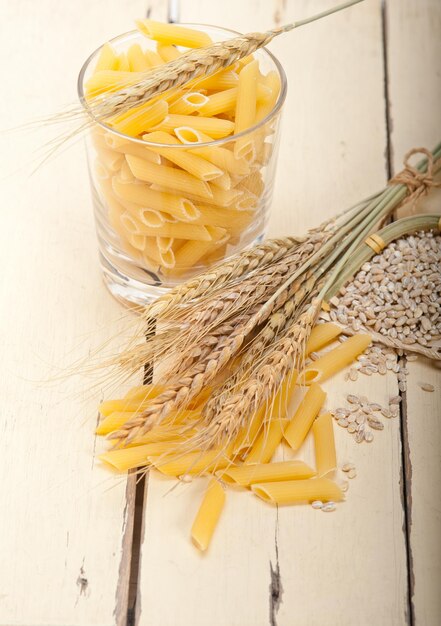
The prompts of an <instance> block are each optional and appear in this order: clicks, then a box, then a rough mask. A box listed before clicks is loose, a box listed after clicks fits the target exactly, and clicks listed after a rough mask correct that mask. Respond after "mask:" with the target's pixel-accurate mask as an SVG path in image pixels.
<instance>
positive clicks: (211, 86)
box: [187, 70, 239, 91]
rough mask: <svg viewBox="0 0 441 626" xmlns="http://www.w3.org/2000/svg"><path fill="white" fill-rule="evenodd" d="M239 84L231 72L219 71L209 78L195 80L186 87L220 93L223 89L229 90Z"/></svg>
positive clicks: (236, 75) (234, 74) (237, 77)
mask: <svg viewBox="0 0 441 626" xmlns="http://www.w3.org/2000/svg"><path fill="white" fill-rule="evenodd" d="M238 84H239V75H238V74H236V72H232V71H231V70H219V71H218V72H216V73H214V74H211V75H210V76H206V77H202V78H196V79H194V80H192V81H190V82H189V83H187V87H189V88H191V89H208V90H210V91H221V90H223V89H231V87H237V86H238Z"/></svg>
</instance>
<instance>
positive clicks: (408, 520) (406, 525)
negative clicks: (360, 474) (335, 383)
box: [381, 0, 415, 626]
mask: <svg viewBox="0 0 441 626" xmlns="http://www.w3.org/2000/svg"><path fill="white" fill-rule="evenodd" d="M381 24H382V39H383V41H382V45H383V72H384V118H385V125H386V148H385V161H386V174H387V179H388V180H390V179H391V178H392V175H393V173H394V172H393V153H392V150H393V148H392V123H393V121H392V114H391V101H390V91H389V49H388V11H387V0H382V2H381ZM391 220H392V221H394V220H395V215H392V217H391ZM399 358H400V360H401V361H402V362H403V365H405V364H406V358H405V357H399ZM397 377H398V375H397ZM399 395H400V397H401V403H400V439H401V485H400V486H401V501H402V505H403V512H404V520H403V534H404V540H405V548H406V566H407V611H406V620H407V624H408V626H414V624H415V611H414V605H413V595H414V591H415V576H414V572H413V559H412V545H411V541H410V530H411V524H412V465H411V460H410V449H409V437H408V428H407V419H408V415H407V396H406V392H405V391H401V390H399Z"/></svg>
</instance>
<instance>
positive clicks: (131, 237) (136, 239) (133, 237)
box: [121, 215, 159, 263]
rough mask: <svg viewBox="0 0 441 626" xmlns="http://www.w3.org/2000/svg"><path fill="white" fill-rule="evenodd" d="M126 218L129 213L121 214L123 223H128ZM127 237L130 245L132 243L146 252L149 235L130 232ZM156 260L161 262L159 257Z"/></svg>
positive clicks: (137, 248)
mask: <svg viewBox="0 0 441 626" xmlns="http://www.w3.org/2000/svg"><path fill="white" fill-rule="evenodd" d="M130 219H131V218H130ZM126 220H127V215H122V216H121V221H122V223H123V225H125V224H126ZM127 239H128V241H129V243H130V245H132V246H133V247H134V248H136V250H139V251H140V252H142V253H144V250H145V248H146V245H147V237H145V236H144V235H141V234H139V233H129V234H128V235H127ZM154 260H155V262H157V263H158V262H159V261H158V257H157V258H155V259H154Z"/></svg>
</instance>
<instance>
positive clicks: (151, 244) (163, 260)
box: [143, 237, 176, 269]
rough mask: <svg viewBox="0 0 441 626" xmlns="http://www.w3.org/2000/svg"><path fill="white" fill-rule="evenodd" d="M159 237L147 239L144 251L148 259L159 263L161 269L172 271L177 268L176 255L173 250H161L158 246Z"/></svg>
mask: <svg viewBox="0 0 441 626" xmlns="http://www.w3.org/2000/svg"><path fill="white" fill-rule="evenodd" d="M158 239H160V238H159V237H146V238H145V246H144V248H143V250H144V251H145V254H146V255H147V257H148V258H150V259H153V261H155V262H156V263H159V265H160V266H161V267H166V268H168V269H171V268H173V267H174V266H175V264H176V261H175V253H174V252H173V250H171V249H168V250H164V251H163V250H161V249H160V247H159V246H158Z"/></svg>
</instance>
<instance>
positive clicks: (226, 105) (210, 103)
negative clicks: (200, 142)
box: [172, 84, 271, 117]
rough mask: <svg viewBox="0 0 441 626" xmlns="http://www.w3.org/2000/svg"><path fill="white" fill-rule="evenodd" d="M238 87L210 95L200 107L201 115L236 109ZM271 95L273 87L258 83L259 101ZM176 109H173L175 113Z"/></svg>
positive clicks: (257, 95) (207, 115)
mask: <svg viewBox="0 0 441 626" xmlns="http://www.w3.org/2000/svg"><path fill="white" fill-rule="evenodd" d="M237 92H238V88H237V87H232V88H231V89H225V90H224V91H218V92H216V93H213V94H212V95H211V96H208V98H207V99H206V103H205V104H203V105H202V107H201V108H200V109H199V115H205V116H206V117H210V116H212V115H219V113H225V112H226V111H234V109H235V107H236V100H237ZM270 96H271V89H269V88H268V87H265V85H262V84H258V85H257V93H256V98H257V101H266V100H267V99H268V98H269V97H270ZM173 112H174V111H172V113H173Z"/></svg>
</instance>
